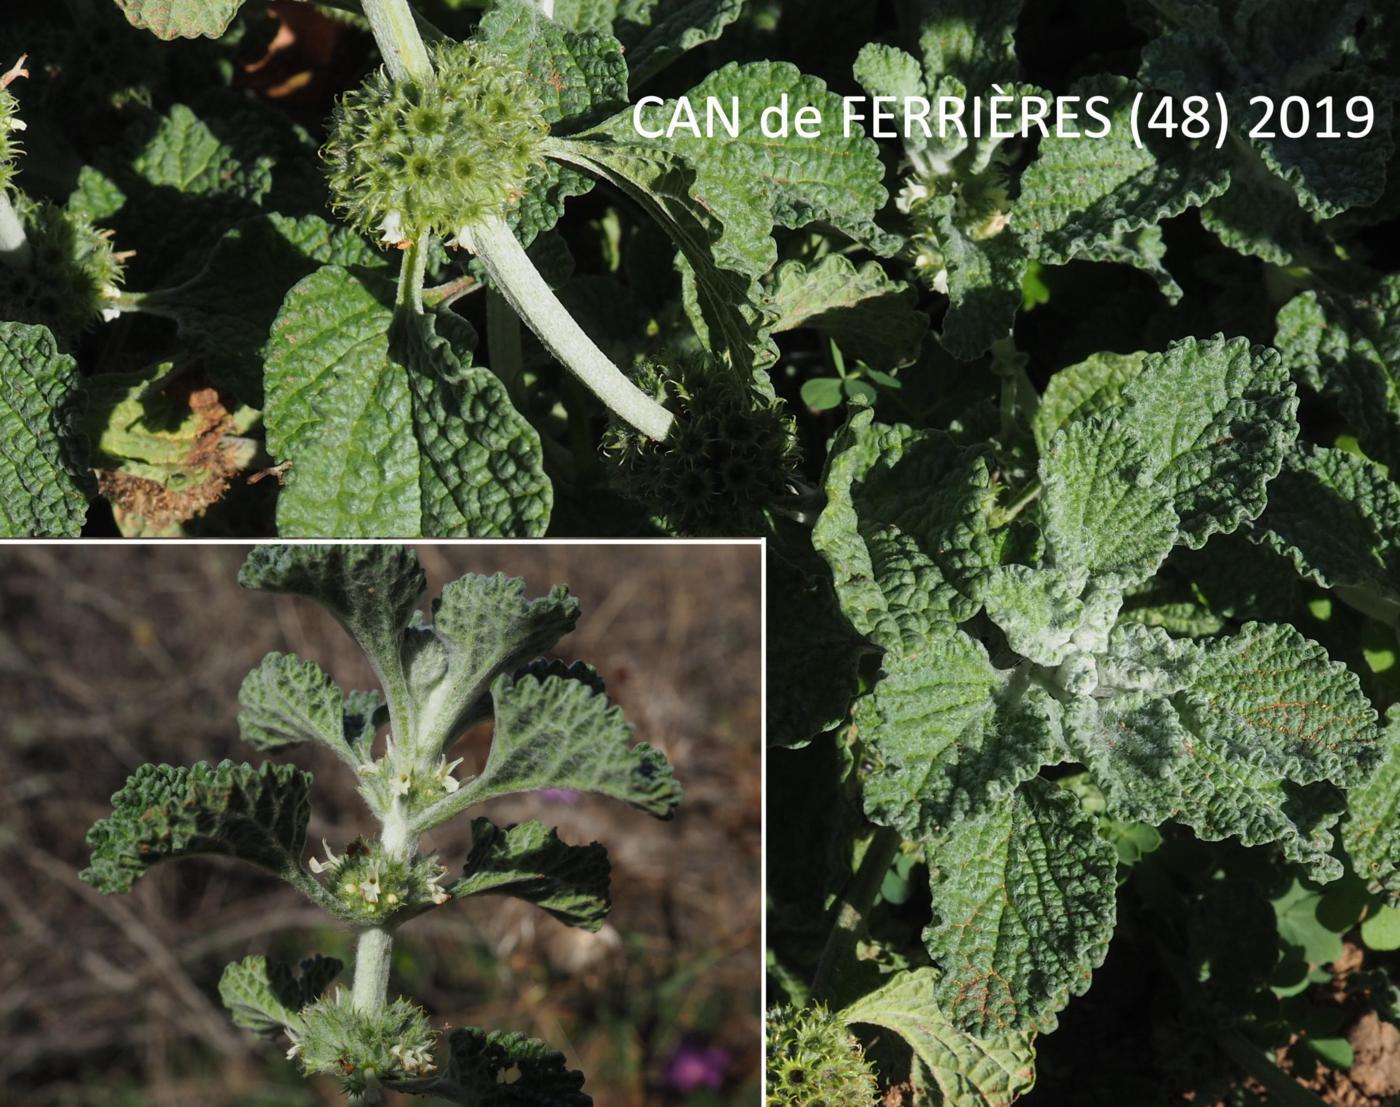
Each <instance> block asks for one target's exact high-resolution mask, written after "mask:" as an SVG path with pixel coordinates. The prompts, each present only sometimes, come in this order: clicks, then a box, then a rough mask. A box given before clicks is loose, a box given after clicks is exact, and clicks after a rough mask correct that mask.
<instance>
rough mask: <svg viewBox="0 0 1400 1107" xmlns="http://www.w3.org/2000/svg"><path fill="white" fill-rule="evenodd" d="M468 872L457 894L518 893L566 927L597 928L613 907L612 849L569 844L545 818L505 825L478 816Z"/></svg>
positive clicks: (452, 888)
mask: <svg viewBox="0 0 1400 1107" xmlns="http://www.w3.org/2000/svg"><path fill="white" fill-rule="evenodd" d="M464 872H465V875H464V876H463V877H462V879H461V880H458V881H456V882H455V883H453V884H452V885H450V886H449V887H448V889H447V890H448V891H449V892H451V893H452V894H453V895H454V896H456V897H457V898H458V899H461V898H463V897H465V896H476V895H503V896H514V897H516V898H517V899H523V900H527V901H528V902H530V903H533V904H535V905H536V906H537V907H540V908H542V909H543V910H545V911H548V912H549V913H550V914H551V915H553V916H554V917H555V918H556V919H558V920H559V921H560V922H562V923H563V924H564V925H565V926H577V927H582V928H583V929H584V930H597V929H598V928H599V927H601V926H602V925H603V920H604V919H606V918H607V915H608V911H609V909H610V908H611V907H612V899H611V896H610V894H609V890H608V883H609V879H608V878H609V874H610V872H611V870H610V868H609V866H608V851H607V850H606V849H604V848H603V847H602V846H601V845H599V844H598V843H597V842H594V843H592V844H591V845H587V846H570V845H565V844H564V843H563V842H561V841H560V840H559V834H558V832H557V831H556V830H554V829H553V828H552V827H546V826H545V825H544V824H542V823H537V822H529V823H521V824H520V825H519V826H511V827H507V828H506V829H504V830H502V829H501V828H500V827H498V826H496V825H495V824H494V823H492V822H491V821H490V820H489V819H473V820H472V849H471V853H469V854H468V855H467V862H466V865H465V866H464Z"/></svg>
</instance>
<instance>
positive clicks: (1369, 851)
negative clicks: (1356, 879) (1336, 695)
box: [1342, 704, 1400, 902]
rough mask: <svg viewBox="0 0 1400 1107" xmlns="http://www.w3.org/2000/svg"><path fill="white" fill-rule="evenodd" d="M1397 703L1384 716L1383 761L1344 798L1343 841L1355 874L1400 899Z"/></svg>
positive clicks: (1399, 710)
mask: <svg viewBox="0 0 1400 1107" xmlns="http://www.w3.org/2000/svg"><path fill="white" fill-rule="evenodd" d="M1398 751H1400V704H1392V705H1391V707H1390V711H1389V713H1388V714H1387V715H1386V728H1385V736H1384V760H1383V761H1382V762H1381V765H1380V768H1378V769H1377V770H1376V772H1375V773H1374V774H1373V775H1372V777H1371V778H1370V779H1369V780H1367V781H1365V782H1364V783H1362V784H1361V785H1359V786H1358V787H1356V788H1353V789H1352V790H1351V793H1350V794H1349V795H1348V797H1347V821H1346V822H1345V823H1344V824H1343V825H1342V840H1343V842H1344V843H1345V844H1346V847H1347V853H1348V854H1350V855H1351V860H1352V864H1353V865H1355V867H1356V872H1357V875H1358V876H1361V877H1362V878H1364V879H1365V880H1366V881H1368V882H1369V883H1370V885H1371V887H1372V888H1373V889H1375V890H1376V891H1384V892H1385V893H1386V894H1387V895H1388V896H1389V897H1390V898H1391V900H1392V901H1393V902H1400V820H1398V819H1396V817H1395V812H1396V810H1397V809H1400V752H1398Z"/></svg>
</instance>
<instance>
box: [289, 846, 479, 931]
mask: <svg viewBox="0 0 1400 1107" xmlns="http://www.w3.org/2000/svg"><path fill="white" fill-rule="evenodd" d="M321 845H322V847H323V848H324V849H325V851H326V859H325V860H324V861H320V860H317V859H316V858H314V857H313V858H312V859H311V860H310V861H309V862H308V863H307V864H308V867H309V868H310V869H311V871H312V872H313V873H316V874H317V875H318V876H319V875H324V876H325V877H326V884H327V887H329V888H330V890H331V891H332V892H334V893H335V895H336V897H337V899H338V900H339V901H340V903H341V904H342V905H343V907H344V909H345V911H346V913H347V914H349V915H352V916H354V917H355V918H358V919H363V920H365V921H370V922H377V921H379V920H382V919H385V918H387V917H389V916H390V915H393V914H395V913H397V912H399V911H402V910H404V909H405V908H408V907H421V906H424V905H426V904H429V903H432V904H434V905H436V906H441V905H442V904H444V903H446V902H447V901H448V900H450V899H451V898H452V896H451V895H450V894H449V893H448V892H447V891H445V890H444V889H443V887H442V879H443V877H445V876H446V875H447V870H446V869H445V868H444V867H443V866H442V865H440V864H438V860H437V858H436V857H425V858H422V859H420V860H418V861H405V860H402V859H399V858H393V857H387V856H385V854H384V850H383V847H382V846H380V845H379V844H378V843H375V844H374V845H373V846H371V845H369V844H367V843H366V842H365V840H364V839H363V838H356V839H355V840H354V841H353V842H351V843H350V845H349V846H347V847H346V850H345V853H344V855H343V856H342V855H337V854H336V853H335V851H334V850H332V849H331V847H330V845H329V844H328V843H327V842H326V841H325V840H324V839H323V840H322V842H321Z"/></svg>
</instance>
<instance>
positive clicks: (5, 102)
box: [0, 57, 29, 192]
mask: <svg viewBox="0 0 1400 1107" xmlns="http://www.w3.org/2000/svg"><path fill="white" fill-rule="evenodd" d="M24 63H25V58H23V57H21V58H20V59H19V61H17V62H15V64H14V65H13V66H11V67H10V69H9V70H8V71H7V72H5V73H3V74H0V192H4V191H5V190H6V189H7V188H9V187H10V182H11V181H12V180H14V176H15V162H16V161H18V160H19V155H20V146H19V141H18V140H17V139H16V138H15V136H16V135H17V134H18V133H19V132H20V131H22V130H24V120H23V119H21V118H20V117H19V101H18V100H17V99H15V94H14V93H13V92H11V91H10V85H12V84H14V83H15V81H17V80H18V79H19V78H20V77H28V76H29V70H27V69H25V68H24Z"/></svg>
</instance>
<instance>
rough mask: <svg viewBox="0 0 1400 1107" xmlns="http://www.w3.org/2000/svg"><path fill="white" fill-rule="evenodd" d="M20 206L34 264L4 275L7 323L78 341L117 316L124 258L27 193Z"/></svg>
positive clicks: (77, 221) (85, 224)
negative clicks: (39, 327)
mask: <svg viewBox="0 0 1400 1107" xmlns="http://www.w3.org/2000/svg"><path fill="white" fill-rule="evenodd" d="M4 95H6V94H5V93H4V92H3V90H0V97H3V96H4ZM0 141H3V139H0ZM0 161H3V159H2V158H0ZM3 174H4V171H3V170H0V177H3ZM14 203H15V209H16V212H17V214H18V215H19V218H20V220H21V222H22V223H23V224H24V227H25V230H26V232H27V234H28V239H29V244H30V248H31V249H32V251H33V262H32V264H31V265H30V266H29V268H28V269H25V270H18V269H5V270H0V310H2V311H3V314H4V317H5V318H7V319H13V320H16V321H18V322H23V323H39V324H42V325H44V326H46V327H48V328H49V329H50V330H52V331H53V332H55V334H58V335H60V336H61V337H63V338H68V339H72V338H75V337H76V336H77V335H79V334H81V333H82V332H83V331H84V330H86V329H87V328H88V327H90V326H92V325H93V324H94V323H96V322H98V321H99V320H101V319H102V318H104V317H105V316H110V315H112V314H113V313H114V312H115V310H116V308H115V300H116V298H117V297H118V296H119V295H120V292H121V281H122V261H123V255H122V254H119V253H118V252H117V251H115V250H114V249H113V248H112V238H111V232H110V231H104V230H100V229H99V228H97V227H96V226H94V225H93V223H92V222H91V220H89V219H88V218H87V217H86V216H82V215H76V214H74V213H72V212H69V211H65V210H64V209H63V208H61V207H58V206H57V205H56V204H52V203H50V202H49V201H47V200H39V201H35V200H30V199H29V198H28V197H26V196H24V195H23V194H22V193H21V194H16V195H15V196H14Z"/></svg>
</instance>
